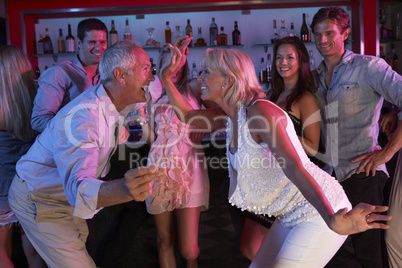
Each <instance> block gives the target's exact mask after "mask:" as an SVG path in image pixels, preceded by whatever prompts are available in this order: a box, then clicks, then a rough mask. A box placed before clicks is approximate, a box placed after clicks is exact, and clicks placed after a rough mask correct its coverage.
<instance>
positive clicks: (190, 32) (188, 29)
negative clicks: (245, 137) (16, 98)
mask: <svg viewBox="0 0 402 268" xmlns="http://www.w3.org/2000/svg"><path fill="white" fill-rule="evenodd" d="M186 35H188V36H189V37H191V36H193V27H191V24H190V20H189V19H187V26H186ZM188 46H189V47H192V46H193V40H191V42H190V44H188Z"/></svg>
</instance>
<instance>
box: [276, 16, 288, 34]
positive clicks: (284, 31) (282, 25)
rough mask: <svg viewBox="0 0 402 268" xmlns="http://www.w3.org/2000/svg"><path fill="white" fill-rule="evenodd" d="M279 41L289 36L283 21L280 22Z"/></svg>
mask: <svg viewBox="0 0 402 268" xmlns="http://www.w3.org/2000/svg"><path fill="white" fill-rule="evenodd" d="M278 36H279V39H282V38H284V37H286V36H289V30H288V29H287V28H286V26H285V19H282V20H281V28H280V29H279V31H278Z"/></svg>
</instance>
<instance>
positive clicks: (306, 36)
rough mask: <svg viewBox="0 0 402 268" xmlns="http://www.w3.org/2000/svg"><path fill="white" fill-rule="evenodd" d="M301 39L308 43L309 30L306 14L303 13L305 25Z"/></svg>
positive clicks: (301, 30)
mask: <svg viewBox="0 0 402 268" xmlns="http://www.w3.org/2000/svg"><path fill="white" fill-rule="evenodd" d="M300 39H301V40H302V41H303V42H308V28H307V23H306V13H303V24H302V26H301V28H300Z"/></svg>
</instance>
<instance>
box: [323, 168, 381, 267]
mask: <svg viewBox="0 0 402 268" xmlns="http://www.w3.org/2000/svg"><path fill="white" fill-rule="evenodd" d="M387 179H388V176H387V175H386V174H385V173H384V172H382V171H377V172H376V174H375V176H368V177H366V176H365V175H364V173H360V174H353V175H352V176H351V177H350V178H348V179H346V180H345V181H343V182H341V185H342V187H343V189H344V190H345V192H346V195H347V196H348V198H349V200H350V203H351V204H352V205H353V207H355V206H356V205H357V204H359V203H360V202H363V203H368V204H371V205H382V204H383V200H384V193H383V191H384V187H385V184H386V182H387ZM382 240H383V237H382V231H381V230H380V229H372V230H367V231H366V232H362V233H358V234H354V235H350V236H349V237H348V239H347V240H346V241H345V243H344V244H343V246H342V247H341V248H340V249H339V250H338V252H337V253H336V254H335V256H334V257H333V258H332V260H331V261H330V262H329V263H328V264H327V266H325V267H326V268H339V267H342V268H347V267H350V268H358V267H369V268H381V267H383V258H382V251H383V249H382V246H383V245H384V243H383V241H382Z"/></svg>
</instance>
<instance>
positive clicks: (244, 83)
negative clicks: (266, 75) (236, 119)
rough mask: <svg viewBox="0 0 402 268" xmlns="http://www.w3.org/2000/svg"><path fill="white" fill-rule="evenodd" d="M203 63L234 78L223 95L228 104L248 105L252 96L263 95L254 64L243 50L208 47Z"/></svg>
mask: <svg viewBox="0 0 402 268" xmlns="http://www.w3.org/2000/svg"><path fill="white" fill-rule="evenodd" d="M205 63H208V65H209V66H210V67H213V68H216V69H217V70H218V71H219V72H220V73H221V74H222V75H223V76H230V77H231V78H232V79H233V80H234V82H233V85H232V86H231V87H230V88H229V89H228V91H227V92H226V95H225V97H224V99H225V101H227V102H228V104H229V105H231V106H234V105H237V106H241V105H248V104H249V103H250V102H251V101H252V100H253V99H254V98H256V97H263V96H264V90H263V89H262V87H261V85H260V83H259V81H258V79H257V75H256V73H255V68H254V64H253V62H252V60H251V59H250V57H249V56H248V55H247V54H246V53H244V52H243V51H241V50H238V49H221V48H219V49H211V48H208V49H207V50H206V52H205V54H204V56H203V58H202V65H205Z"/></svg>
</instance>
